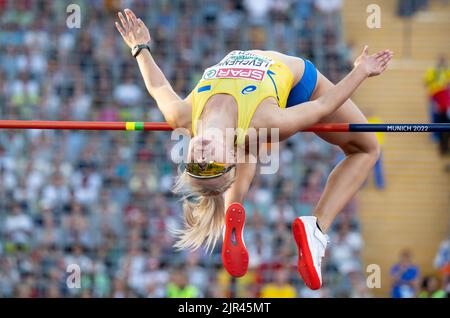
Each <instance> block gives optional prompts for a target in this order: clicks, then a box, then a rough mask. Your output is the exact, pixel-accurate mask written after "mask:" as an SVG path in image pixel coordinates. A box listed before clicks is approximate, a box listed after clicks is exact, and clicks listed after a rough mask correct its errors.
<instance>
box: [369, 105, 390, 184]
mask: <svg viewBox="0 0 450 318" xmlns="http://www.w3.org/2000/svg"><path fill="white" fill-rule="evenodd" d="M366 116H367V121H368V122H369V123H370V124H383V121H382V120H381V118H379V117H377V116H374V115H372V114H371V113H370V111H369V112H367V113H366ZM384 135H385V133H383V132H376V133H375V136H376V137H377V141H378V144H379V145H380V148H381V152H380V157H379V158H378V160H377V162H376V163H375V166H374V167H373V174H374V180H375V187H377V189H384V188H385V186H386V183H385V179H384V168H383V145H384Z"/></svg>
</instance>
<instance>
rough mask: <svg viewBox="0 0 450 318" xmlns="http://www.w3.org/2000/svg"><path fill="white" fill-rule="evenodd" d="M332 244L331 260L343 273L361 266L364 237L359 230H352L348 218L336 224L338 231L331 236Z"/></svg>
mask: <svg viewBox="0 0 450 318" xmlns="http://www.w3.org/2000/svg"><path fill="white" fill-rule="evenodd" d="M331 244H332V245H333V248H332V249H330V253H331V260H332V261H333V262H334V263H335V264H336V265H337V268H338V270H339V272H340V273H341V274H342V275H346V274H348V273H350V272H351V271H353V270H355V269H356V270H358V269H360V268H361V266H360V264H359V257H360V252H361V249H362V247H363V243H362V238H361V235H360V234H359V233H358V232H357V231H354V230H351V228H350V223H349V222H348V221H347V220H342V221H341V223H339V224H338V225H337V226H336V232H335V233H334V234H333V235H332V236H331Z"/></svg>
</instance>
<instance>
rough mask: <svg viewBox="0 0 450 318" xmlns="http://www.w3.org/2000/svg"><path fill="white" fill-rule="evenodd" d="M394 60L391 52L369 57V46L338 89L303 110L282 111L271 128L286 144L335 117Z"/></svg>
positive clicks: (293, 108)
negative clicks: (300, 132)
mask: <svg viewBox="0 0 450 318" xmlns="http://www.w3.org/2000/svg"><path fill="white" fill-rule="evenodd" d="M391 58H392V52H391V51H390V50H384V51H380V52H378V53H375V54H373V55H369V54H368V47H367V46H366V47H365V48H364V50H363V53H362V54H361V55H360V56H359V57H358V58H357V59H356V61H355V67H354V68H353V70H352V71H351V72H350V73H349V74H348V75H347V76H346V77H345V78H344V79H342V80H341V81H340V82H339V83H338V84H337V85H336V86H334V87H333V88H331V89H330V90H328V91H327V92H326V93H325V94H324V95H322V96H320V97H319V98H318V99H316V100H313V101H310V102H306V103H302V104H301V106H300V107H296V106H294V107H289V108H287V109H280V111H278V114H277V116H275V117H276V120H275V122H276V124H275V125H272V126H276V127H278V128H280V138H281V139H282V140H283V139H286V138H288V137H289V136H291V135H293V134H295V133H297V132H298V131H301V130H304V129H306V128H308V127H310V126H312V125H314V124H316V123H318V122H320V120H321V119H322V118H324V117H326V116H328V115H330V114H332V113H334V112H335V111H336V110H337V109H338V108H339V107H340V106H341V105H342V104H344V103H345V101H346V100H347V99H349V98H350V96H351V95H352V94H353V93H354V92H355V90H356V89H357V88H358V87H359V86H360V85H361V83H362V82H363V81H364V80H365V79H367V78H368V77H372V76H377V75H380V74H381V73H383V72H384V71H385V70H386V68H387V66H388V63H389V61H390V60H391Z"/></svg>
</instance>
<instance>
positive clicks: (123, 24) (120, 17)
mask: <svg viewBox="0 0 450 318" xmlns="http://www.w3.org/2000/svg"><path fill="white" fill-rule="evenodd" d="M117 15H118V17H119V20H120V22H121V23H122V27H123V30H124V31H125V32H124V33H125V34H126V33H127V32H128V30H129V26H128V23H127V21H126V20H125V18H124V16H123V14H122V12H119V13H118V14H117Z"/></svg>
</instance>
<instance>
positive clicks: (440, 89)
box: [424, 56, 450, 154]
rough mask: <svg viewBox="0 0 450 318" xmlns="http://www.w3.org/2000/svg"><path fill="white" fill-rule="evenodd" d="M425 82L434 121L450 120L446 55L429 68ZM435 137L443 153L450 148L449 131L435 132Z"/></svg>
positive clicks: (448, 71) (449, 80) (448, 76)
mask: <svg viewBox="0 0 450 318" xmlns="http://www.w3.org/2000/svg"><path fill="white" fill-rule="evenodd" d="M424 84H425V87H426V89H427V92H428V95H429V99H430V102H429V105H430V106H429V109H430V117H431V121H432V122H433V123H447V122H449V121H450V68H449V67H448V64H447V60H446V58H445V57H444V56H442V57H440V58H439V60H438V62H437V65H436V66H435V67H432V68H429V69H427V71H426V73H425V76H424ZM432 136H433V138H434V139H435V140H436V141H439V146H440V151H441V153H442V154H444V153H447V152H448V150H449V145H448V141H449V138H450V134H449V133H448V132H442V133H438V132H436V133H434V134H433V135H432Z"/></svg>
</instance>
